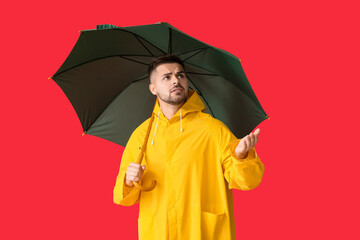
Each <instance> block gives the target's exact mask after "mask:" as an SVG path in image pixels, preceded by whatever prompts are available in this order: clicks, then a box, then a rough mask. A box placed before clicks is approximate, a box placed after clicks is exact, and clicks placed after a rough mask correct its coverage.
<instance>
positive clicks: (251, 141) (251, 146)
mask: <svg viewBox="0 0 360 240" xmlns="http://www.w3.org/2000/svg"><path fill="white" fill-rule="evenodd" d="M254 145H255V134H253V133H250V146H248V151H249V150H250V149H252V148H253V147H254Z"/></svg>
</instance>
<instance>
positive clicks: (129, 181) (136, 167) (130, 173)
mask: <svg viewBox="0 0 360 240" xmlns="http://www.w3.org/2000/svg"><path fill="white" fill-rule="evenodd" d="M145 168H146V166H145V165H142V166H140V164H138V163H134V162H131V163H130V164H129V166H128V167H127V169H126V185H128V186H129V187H132V186H133V185H134V183H133V181H135V182H139V180H140V179H141V177H142V176H143V174H144V171H145Z"/></svg>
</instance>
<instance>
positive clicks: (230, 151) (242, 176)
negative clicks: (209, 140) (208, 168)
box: [219, 126, 264, 191]
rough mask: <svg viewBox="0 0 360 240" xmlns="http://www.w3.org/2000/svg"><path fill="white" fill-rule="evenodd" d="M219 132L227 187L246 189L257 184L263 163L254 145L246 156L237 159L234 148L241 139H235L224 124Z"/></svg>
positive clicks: (259, 180) (260, 177) (261, 174)
mask: <svg viewBox="0 0 360 240" xmlns="http://www.w3.org/2000/svg"><path fill="white" fill-rule="evenodd" d="M220 132H221V138H220V139H221V142H220V143H219V146H220V148H221V149H220V152H221V155H222V156H221V164H222V169H223V173H224V177H225V179H226V180H227V182H228V183H229V185H228V186H229V189H232V188H235V189H240V190H245V191H248V190H251V189H254V188H256V187H257V186H259V185H260V183H261V180H262V176H263V174H264V164H263V163H262V162H261V160H260V158H259V156H258V155H257V153H256V150H255V147H254V148H252V149H251V150H250V151H249V152H248V154H247V156H246V158H244V159H238V158H237V157H236V154H235V148H236V146H237V145H238V144H239V142H240V140H241V139H236V137H235V136H234V135H233V134H232V133H231V131H230V130H229V129H228V128H227V127H226V126H223V127H222V128H221V130H220Z"/></svg>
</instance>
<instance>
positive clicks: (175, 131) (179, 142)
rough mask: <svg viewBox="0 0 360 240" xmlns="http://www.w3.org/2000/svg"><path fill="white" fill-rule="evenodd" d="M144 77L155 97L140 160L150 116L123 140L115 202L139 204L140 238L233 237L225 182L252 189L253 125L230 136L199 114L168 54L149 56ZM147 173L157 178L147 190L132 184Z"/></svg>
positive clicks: (258, 174) (255, 160)
mask: <svg viewBox="0 0 360 240" xmlns="http://www.w3.org/2000/svg"><path fill="white" fill-rule="evenodd" d="M149 76H150V85H149V89H150V91H151V93H152V94H154V95H156V96H157V103H156V106H155V108H154V114H155V119H154V123H153V125H152V128H151V131H150V137H149V141H148V143H147V147H146V152H145V154H144V159H143V161H142V164H143V165H142V166H140V165H139V164H137V163H135V162H136V159H137V156H138V154H139V152H140V151H141V146H142V144H143V141H144V138H145V134H146V131H147V127H148V124H149V119H148V120H146V121H145V122H144V123H142V124H141V125H140V126H139V127H138V128H137V129H136V130H135V131H134V132H133V134H132V135H131V137H130V139H129V141H128V143H127V145H126V148H125V151H124V153H123V157H122V160H121V166H120V171H119V175H118V177H117V180H116V184H115V188H114V202H115V203H116V204H121V205H124V206H129V205H133V204H136V203H140V208H139V219H138V223H139V226H138V227H139V239H144V240H145V239H146V240H152V239H156V240H162V239H194V240H197V239H206V240H213V239H214V240H215V239H221V240H223V239H224V240H226V239H236V237H235V225H234V210H233V202H232V200H233V199H232V190H231V189H232V188H235V189H241V190H251V189H253V188H255V187H257V186H258V185H259V184H260V182H261V179H262V176H263V172H264V165H263V164H262V162H261V161H260V159H259V157H258V156H257V154H256V151H255V148H254V146H255V144H256V143H257V142H258V135H259V132H260V130H259V129H257V130H256V131H255V132H254V133H251V134H249V135H247V136H246V137H244V138H243V139H241V140H240V139H236V137H235V136H234V135H233V134H232V133H231V132H230V130H229V129H228V128H227V127H226V126H225V125H224V124H223V123H222V122H221V121H219V120H217V119H215V118H213V117H211V116H210V115H209V114H206V113H205V105H204V104H203V102H202V101H201V99H200V97H199V95H198V94H197V93H196V92H195V91H193V90H191V91H189V88H188V79H187V77H186V75H185V69H184V64H183V63H182V61H181V60H180V59H179V58H178V57H177V56H175V55H165V56H161V57H158V58H156V59H155V60H154V61H153V62H152V64H151V65H150V67H149ZM145 169H146V174H145V175H144V172H145ZM153 179H155V180H156V181H157V185H156V187H155V188H154V189H153V190H151V191H142V192H140V191H139V190H138V189H137V188H136V187H134V185H133V181H136V182H139V181H140V182H141V183H142V185H145V186H147V185H149V183H150V182H151V181H152V180H153ZM254 207H255V206H254Z"/></svg>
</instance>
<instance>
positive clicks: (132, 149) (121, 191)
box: [113, 131, 141, 206]
mask: <svg viewBox="0 0 360 240" xmlns="http://www.w3.org/2000/svg"><path fill="white" fill-rule="evenodd" d="M137 139H139V137H138V136H137V134H136V131H135V132H134V133H133V134H132V135H131V137H130V139H129V141H128V143H127V145H126V147H125V150H124V153H123V155H122V158H121V164H120V170H119V174H118V176H117V178H116V183H115V187H114V192H113V201H114V203H115V204H119V205H123V206H131V205H133V204H136V203H139V200H140V190H139V189H137V188H136V187H134V186H132V187H128V186H127V185H126V184H125V179H126V178H125V177H126V169H127V167H128V166H129V164H130V162H136V160H137V157H138V154H139V152H140V149H139V146H141V145H140V143H139V141H137ZM140 182H141V181H140ZM140 184H141V183H140Z"/></svg>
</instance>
